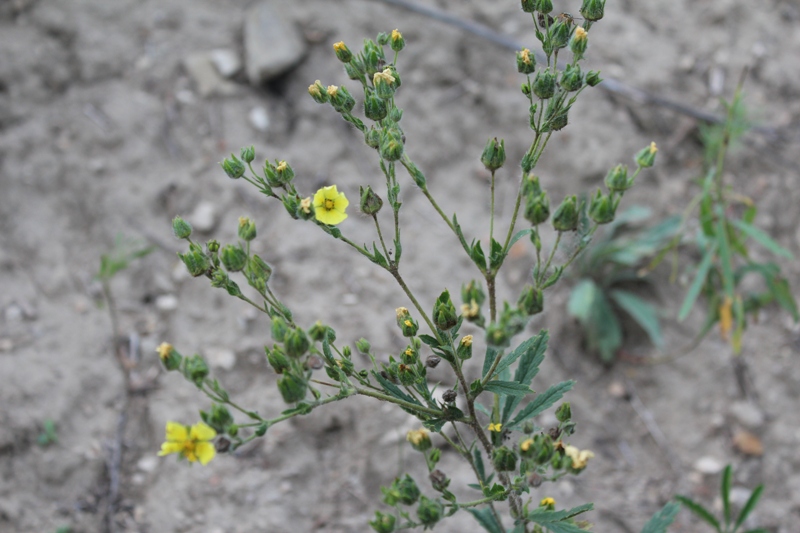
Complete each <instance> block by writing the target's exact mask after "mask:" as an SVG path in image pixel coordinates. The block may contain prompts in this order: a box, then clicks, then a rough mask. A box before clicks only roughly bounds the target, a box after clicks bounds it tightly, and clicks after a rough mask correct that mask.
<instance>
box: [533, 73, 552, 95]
mask: <svg viewBox="0 0 800 533" xmlns="http://www.w3.org/2000/svg"><path fill="white" fill-rule="evenodd" d="M555 93H556V77H555V74H553V73H552V72H550V70H540V71H539V72H537V73H536V77H535V78H534V79H533V94H535V95H536V96H537V98H540V99H542V100H547V99H548V98H552V97H553V95H554V94H555Z"/></svg>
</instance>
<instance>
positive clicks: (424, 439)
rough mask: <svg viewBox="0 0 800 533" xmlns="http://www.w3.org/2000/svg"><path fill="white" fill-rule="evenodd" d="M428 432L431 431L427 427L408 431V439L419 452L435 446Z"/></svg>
mask: <svg viewBox="0 0 800 533" xmlns="http://www.w3.org/2000/svg"><path fill="white" fill-rule="evenodd" d="M428 433H430V432H429V431H428V430H427V429H425V428H420V429H412V430H411V431H409V432H408V433H406V440H407V441H408V442H410V443H411V447H412V448H414V449H415V450H417V451H418V452H426V451H428V450H430V449H431V446H433V444H432V443H431V438H430V436H429V435H428Z"/></svg>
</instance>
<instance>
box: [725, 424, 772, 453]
mask: <svg viewBox="0 0 800 533" xmlns="http://www.w3.org/2000/svg"><path fill="white" fill-rule="evenodd" d="M733 447H734V448H736V450H737V451H739V452H740V453H743V454H744V455H753V456H756V457H760V456H762V455H764V444H763V443H762V442H761V439H760V438H758V436H756V435H754V434H753V433H750V432H749V431H745V430H743V429H742V430H739V431H737V432H736V433H735V434H734V435H733Z"/></svg>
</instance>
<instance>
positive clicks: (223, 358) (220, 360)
mask: <svg viewBox="0 0 800 533" xmlns="http://www.w3.org/2000/svg"><path fill="white" fill-rule="evenodd" d="M205 356H206V359H207V360H208V364H209V365H211V366H212V367H216V368H221V369H223V370H230V369H232V368H233V367H234V365H236V354H235V353H233V350H229V349H228V348H208V349H207V350H206V353H205Z"/></svg>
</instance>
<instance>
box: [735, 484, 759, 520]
mask: <svg viewBox="0 0 800 533" xmlns="http://www.w3.org/2000/svg"><path fill="white" fill-rule="evenodd" d="M762 492H764V485H759V486H758V487H756V488H755V489H753V493H752V494H751V495H750V497H749V498H748V499H747V503H745V504H744V507H742V510H741V512H740V513H739V518H737V519H736V525H735V526H733V530H734V531H736V530H737V529H739V526H741V525H742V524H744V521H745V520H747V517H748V516H749V515H750V513H751V512H753V509H754V508H755V506H756V505H758V500H759V499H760V498H761V493H762Z"/></svg>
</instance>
